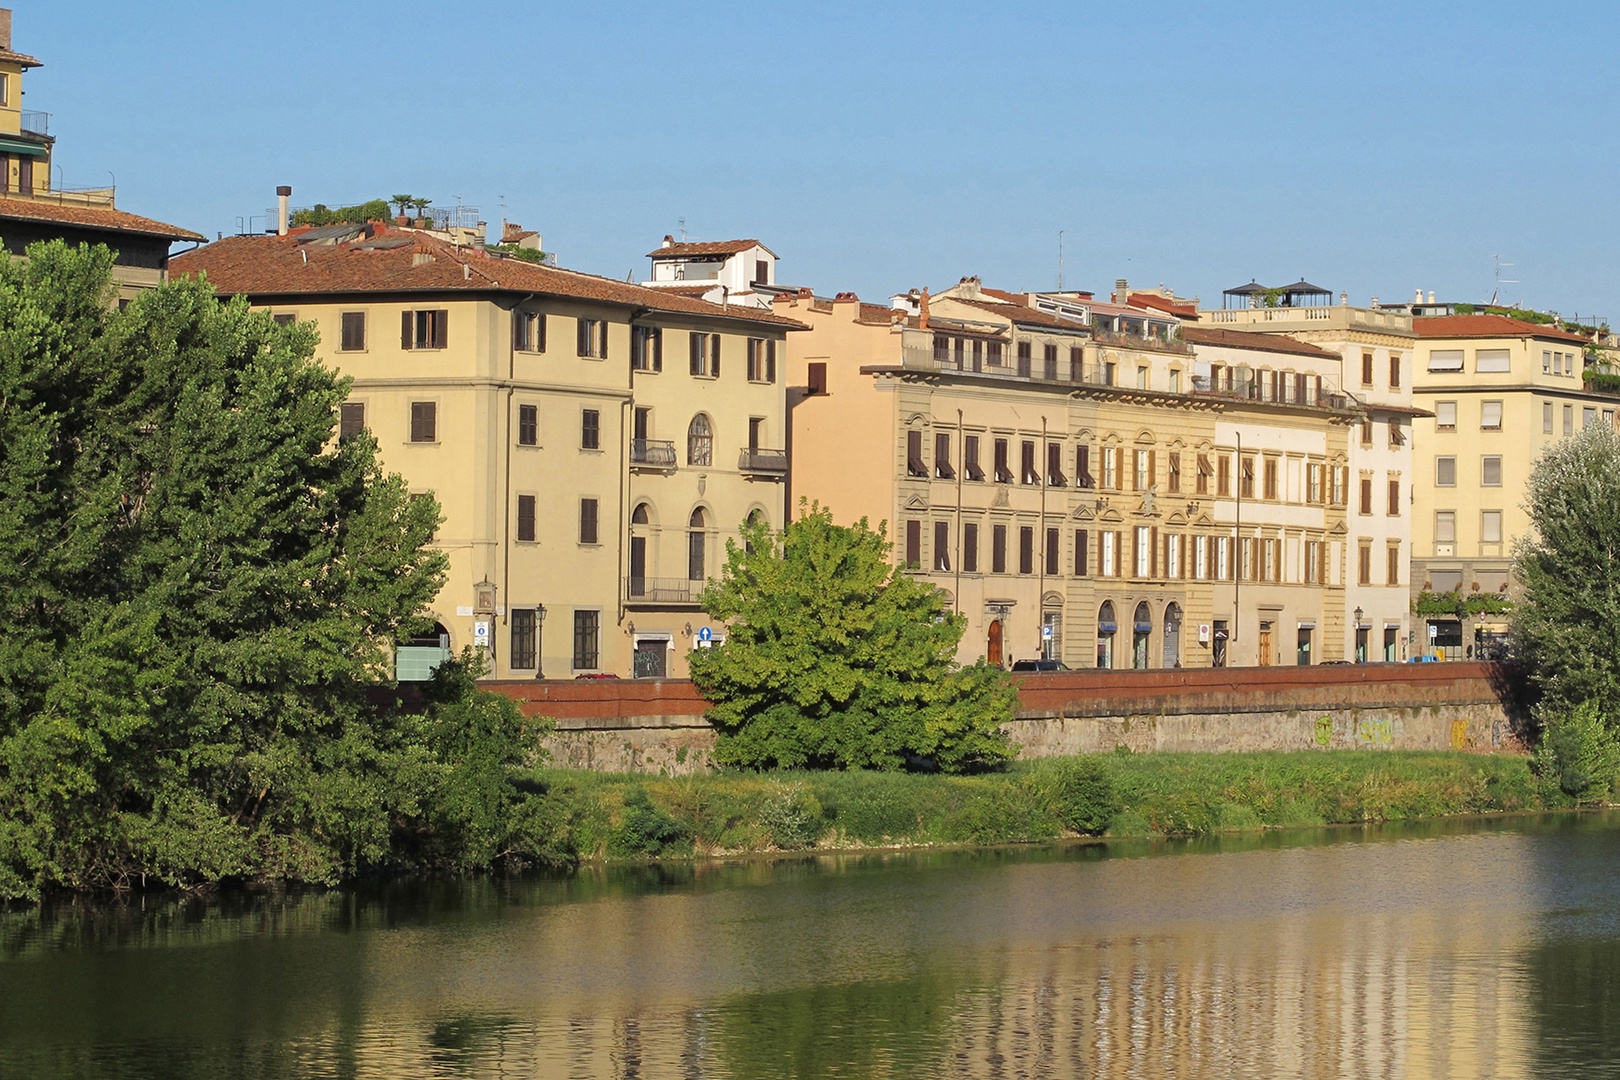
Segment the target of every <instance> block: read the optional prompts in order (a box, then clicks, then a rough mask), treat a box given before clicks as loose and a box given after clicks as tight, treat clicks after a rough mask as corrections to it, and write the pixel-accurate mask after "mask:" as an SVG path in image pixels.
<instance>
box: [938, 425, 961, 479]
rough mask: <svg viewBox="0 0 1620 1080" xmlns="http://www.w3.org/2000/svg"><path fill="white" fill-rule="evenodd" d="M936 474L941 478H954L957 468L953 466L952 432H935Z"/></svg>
mask: <svg viewBox="0 0 1620 1080" xmlns="http://www.w3.org/2000/svg"><path fill="white" fill-rule="evenodd" d="M934 475H935V476H936V477H938V478H939V479H941V480H954V479H955V478H956V470H955V469H953V468H951V433H950V432H948V431H936V432H934Z"/></svg>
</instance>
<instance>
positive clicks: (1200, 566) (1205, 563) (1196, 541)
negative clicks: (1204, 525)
mask: <svg viewBox="0 0 1620 1080" xmlns="http://www.w3.org/2000/svg"><path fill="white" fill-rule="evenodd" d="M1193 577H1195V578H1197V579H1198V580H1200V581H1204V580H1207V579H1208V577H1209V537H1207V536H1195V537H1193Z"/></svg>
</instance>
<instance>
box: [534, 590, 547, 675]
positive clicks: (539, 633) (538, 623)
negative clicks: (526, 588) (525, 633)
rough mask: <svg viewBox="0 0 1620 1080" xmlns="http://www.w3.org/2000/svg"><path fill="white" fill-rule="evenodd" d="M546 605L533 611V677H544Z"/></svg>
mask: <svg viewBox="0 0 1620 1080" xmlns="http://www.w3.org/2000/svg"><path fill="white" fill-rule="evenodd" d="M545 667H546V605H544V604H540V605H538V606H537V607H536V608H535V609H534V677H535V678H536V679H543V678H545V677H546V672H545Z"/></svg>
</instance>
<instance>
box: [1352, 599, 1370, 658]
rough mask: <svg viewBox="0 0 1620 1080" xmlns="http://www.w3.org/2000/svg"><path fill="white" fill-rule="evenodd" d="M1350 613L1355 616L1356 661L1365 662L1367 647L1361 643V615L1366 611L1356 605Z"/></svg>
mask: <svg viewBox="0 0 1620 1080" xmlns="http://www.w3.org/2000/svg"><path fill="white" fill-rule="evenodd" d="M1350 614H1351V615H1353V616H1354V617H1355V620H1356V622H1355V640H1356V643H1355V654H1356V663H1358V664H1365V663H1366V662H1367V647H1366V646H1365V645H1363V644H1362V643H1361V617H1362V616H1363V615H1365V614H1366V612H1364V611H1362V610H1361V608H1360V607H1359V606H1358V607H1357V608H1356V610H1355V611H1352V612H1351V613H1350Z"/></svg>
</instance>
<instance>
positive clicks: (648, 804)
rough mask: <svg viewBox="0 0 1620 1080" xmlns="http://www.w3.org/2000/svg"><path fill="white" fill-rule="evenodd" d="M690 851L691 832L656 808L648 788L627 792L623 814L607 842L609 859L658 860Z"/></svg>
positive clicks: (638, 788)
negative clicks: (639, 858) (613, 857)
mask: <svg viewBox="0 0 1620 1080" xmlns="http://www.w3.org/2000/svg"><path fill="white" fill-rule="evenodd" d="M691 850H692V833H691V831H690V830H689V829H688V828H687V827H686V826H685V825H683V824H682V823H681V822H679V821H677V820H675V819H674V818H672V817H670V816H669V815H668V814H666V813H664V811H662V810H660V809H659V808H658V807H656V806H654V805H653V801H652V799H651V797H650V796H648V794H647V791H646V789H645V788H641V787H633V788H631V789H630V790H629V791H627V792H625V795H624V813H623V815H622V816H621V817H620V819H619V826H618V828H616V829H614V830H613V834H612V836H611V837H610V838H609V840H608V854H609V855H612V856H615V857H617V858H637V857H645V858H658V857H660V856H664V855H685V854H690V853H691Z"/></svg>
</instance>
